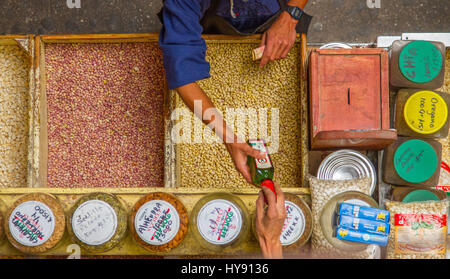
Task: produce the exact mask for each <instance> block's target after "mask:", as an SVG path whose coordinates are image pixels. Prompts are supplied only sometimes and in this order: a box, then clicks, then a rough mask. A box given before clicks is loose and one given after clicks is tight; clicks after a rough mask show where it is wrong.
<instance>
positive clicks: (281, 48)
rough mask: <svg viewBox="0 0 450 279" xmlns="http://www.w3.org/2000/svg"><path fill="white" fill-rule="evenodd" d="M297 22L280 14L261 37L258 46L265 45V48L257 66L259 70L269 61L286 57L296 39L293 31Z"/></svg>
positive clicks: (295, 33)
mask: <svg viewBox="0 0 450 279" xmlns="http://www.w3.org/2000/svg"><path fill="white" fill-rule="evenodd" d="M297 22H298V21H297V20H295V19H293V18H292V17H291V16H290V15H289V14H288V13H287V12H282V13H281V14H280V16H279V17H278V19H277V20H276V21H275V22H274V23H273V24H272V26H271V27H270V28H269V29H268V30H267V31H266V32H265V33H264V34H263V35H262V40H261V44H260V46H264V45H265V46H266V47H265V49H264V53H263V56H262V58H261V63H260V64H259V66H260V67H261V68H262V67H264V66H265V65H266V64H267V63H268V62H269V61H274V60H278V59H282V58H285V57H286V56H287V55H288V53H289V50H290V49H291V48H292V47H293V46H294V43H295V39H296V37H297V32H296V30H295V27H296V25H297Z"/></svg>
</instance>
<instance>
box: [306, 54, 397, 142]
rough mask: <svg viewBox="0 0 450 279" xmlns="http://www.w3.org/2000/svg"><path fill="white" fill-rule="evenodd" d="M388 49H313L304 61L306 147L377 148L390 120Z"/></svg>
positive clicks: (387, 135) (391, 133)
mask: <svg viewBox="0 0 450 279" xmlns="http://www.w3.org/2000/svg"><path fill="white" fill-rule="evenodd" d="M388 78H389V72H388V54H387V52H386V51H385V50H382V49H376V48H375V49H373V48H366V49H317V50H313V51H312V52H311V56H310V63H309V97H310V115H311V121H310V138H311V149H314V150H324V149H337V148H347V147H348V148H358V149H377V150H379V149H382V148H384V147H385V146H387V145H389V144H390V143H392V142H393V141H394V140H395V139H396V138H397V133H396V131H395V130H392V129H390V123H389V82H388Z"/></svg>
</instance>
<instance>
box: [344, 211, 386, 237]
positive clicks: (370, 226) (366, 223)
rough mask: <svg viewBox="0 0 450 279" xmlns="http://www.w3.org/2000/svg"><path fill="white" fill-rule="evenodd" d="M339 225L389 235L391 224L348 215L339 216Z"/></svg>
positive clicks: (364, 231)
mask: <svg viewBox="0 0 450 279" xmlns="http://www.w3.org/2000/svg"><path fill="white" fill-rule="evenodd" d="M338 226H339V227H341V228H344V229H350V230H355V231H359V232H363V233H373V234H380V235H388V234H389V229H390V226H389V224H387V223H385V222H378V221H372V220H368V219H361V218H354V217H352V216H346V215H341V216H339V221H338Z"/></svg>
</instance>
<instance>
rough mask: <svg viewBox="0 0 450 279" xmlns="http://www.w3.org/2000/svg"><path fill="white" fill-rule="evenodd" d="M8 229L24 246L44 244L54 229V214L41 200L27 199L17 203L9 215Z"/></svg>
mask: <svg viewBox="0 0 450 279" xmlns="http://www.w3.org/2000/svg"><path fill="white" fill-rule="evenodd" d="M8 223H9V231H10V232H11V235H12V236H13V238H14V239H15V240H16V241H17V242H19V243H20V244H22V245H24V246H29V247H35V246H40V245H42V244H44V243H45V242H46V241H47V240H48V239H49V238H50V237H51V236H52V234H53V231H54V229H55V216H54V215H53V212H52V210H51V209H50V208H49V207H48V206H47V205H45V204H44V203H42V202H38V201H27V202H24V203H21V204H19V205H18V206H17V207H16V208H14V210H13V211H12V213H11V215H10V216H9V222H8Z"/></svg>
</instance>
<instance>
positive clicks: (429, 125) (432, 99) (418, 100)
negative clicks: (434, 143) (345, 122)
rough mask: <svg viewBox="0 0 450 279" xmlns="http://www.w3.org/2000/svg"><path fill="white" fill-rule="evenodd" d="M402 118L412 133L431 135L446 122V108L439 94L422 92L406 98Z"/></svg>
mask: <svg viewBox="0 0 450 279" xmlns="http://www.w3.org/2000/svg"><path fill="white" fill-rule="evenodd" d="M403 116H404V118H405V122H406V124H408V126H409V127H410V128H411V129H412V130H413V131H415V132H417V133H420V134H432V133H435V132H437V131H439V130H440V129H441V128H442V127H443V126H444V125H445V123H446V122H447V116H448V108H447V104H446V103H445V101H444V99H443V98H442V97H441V96H439V94H437V93H435V92H433V91H428V90H424V91H419V92H416V93H414V94H413V95H411V96H410V97H409V98H408V100H407V101H406V103H405V108H404V110H403Z"/></svg>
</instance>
